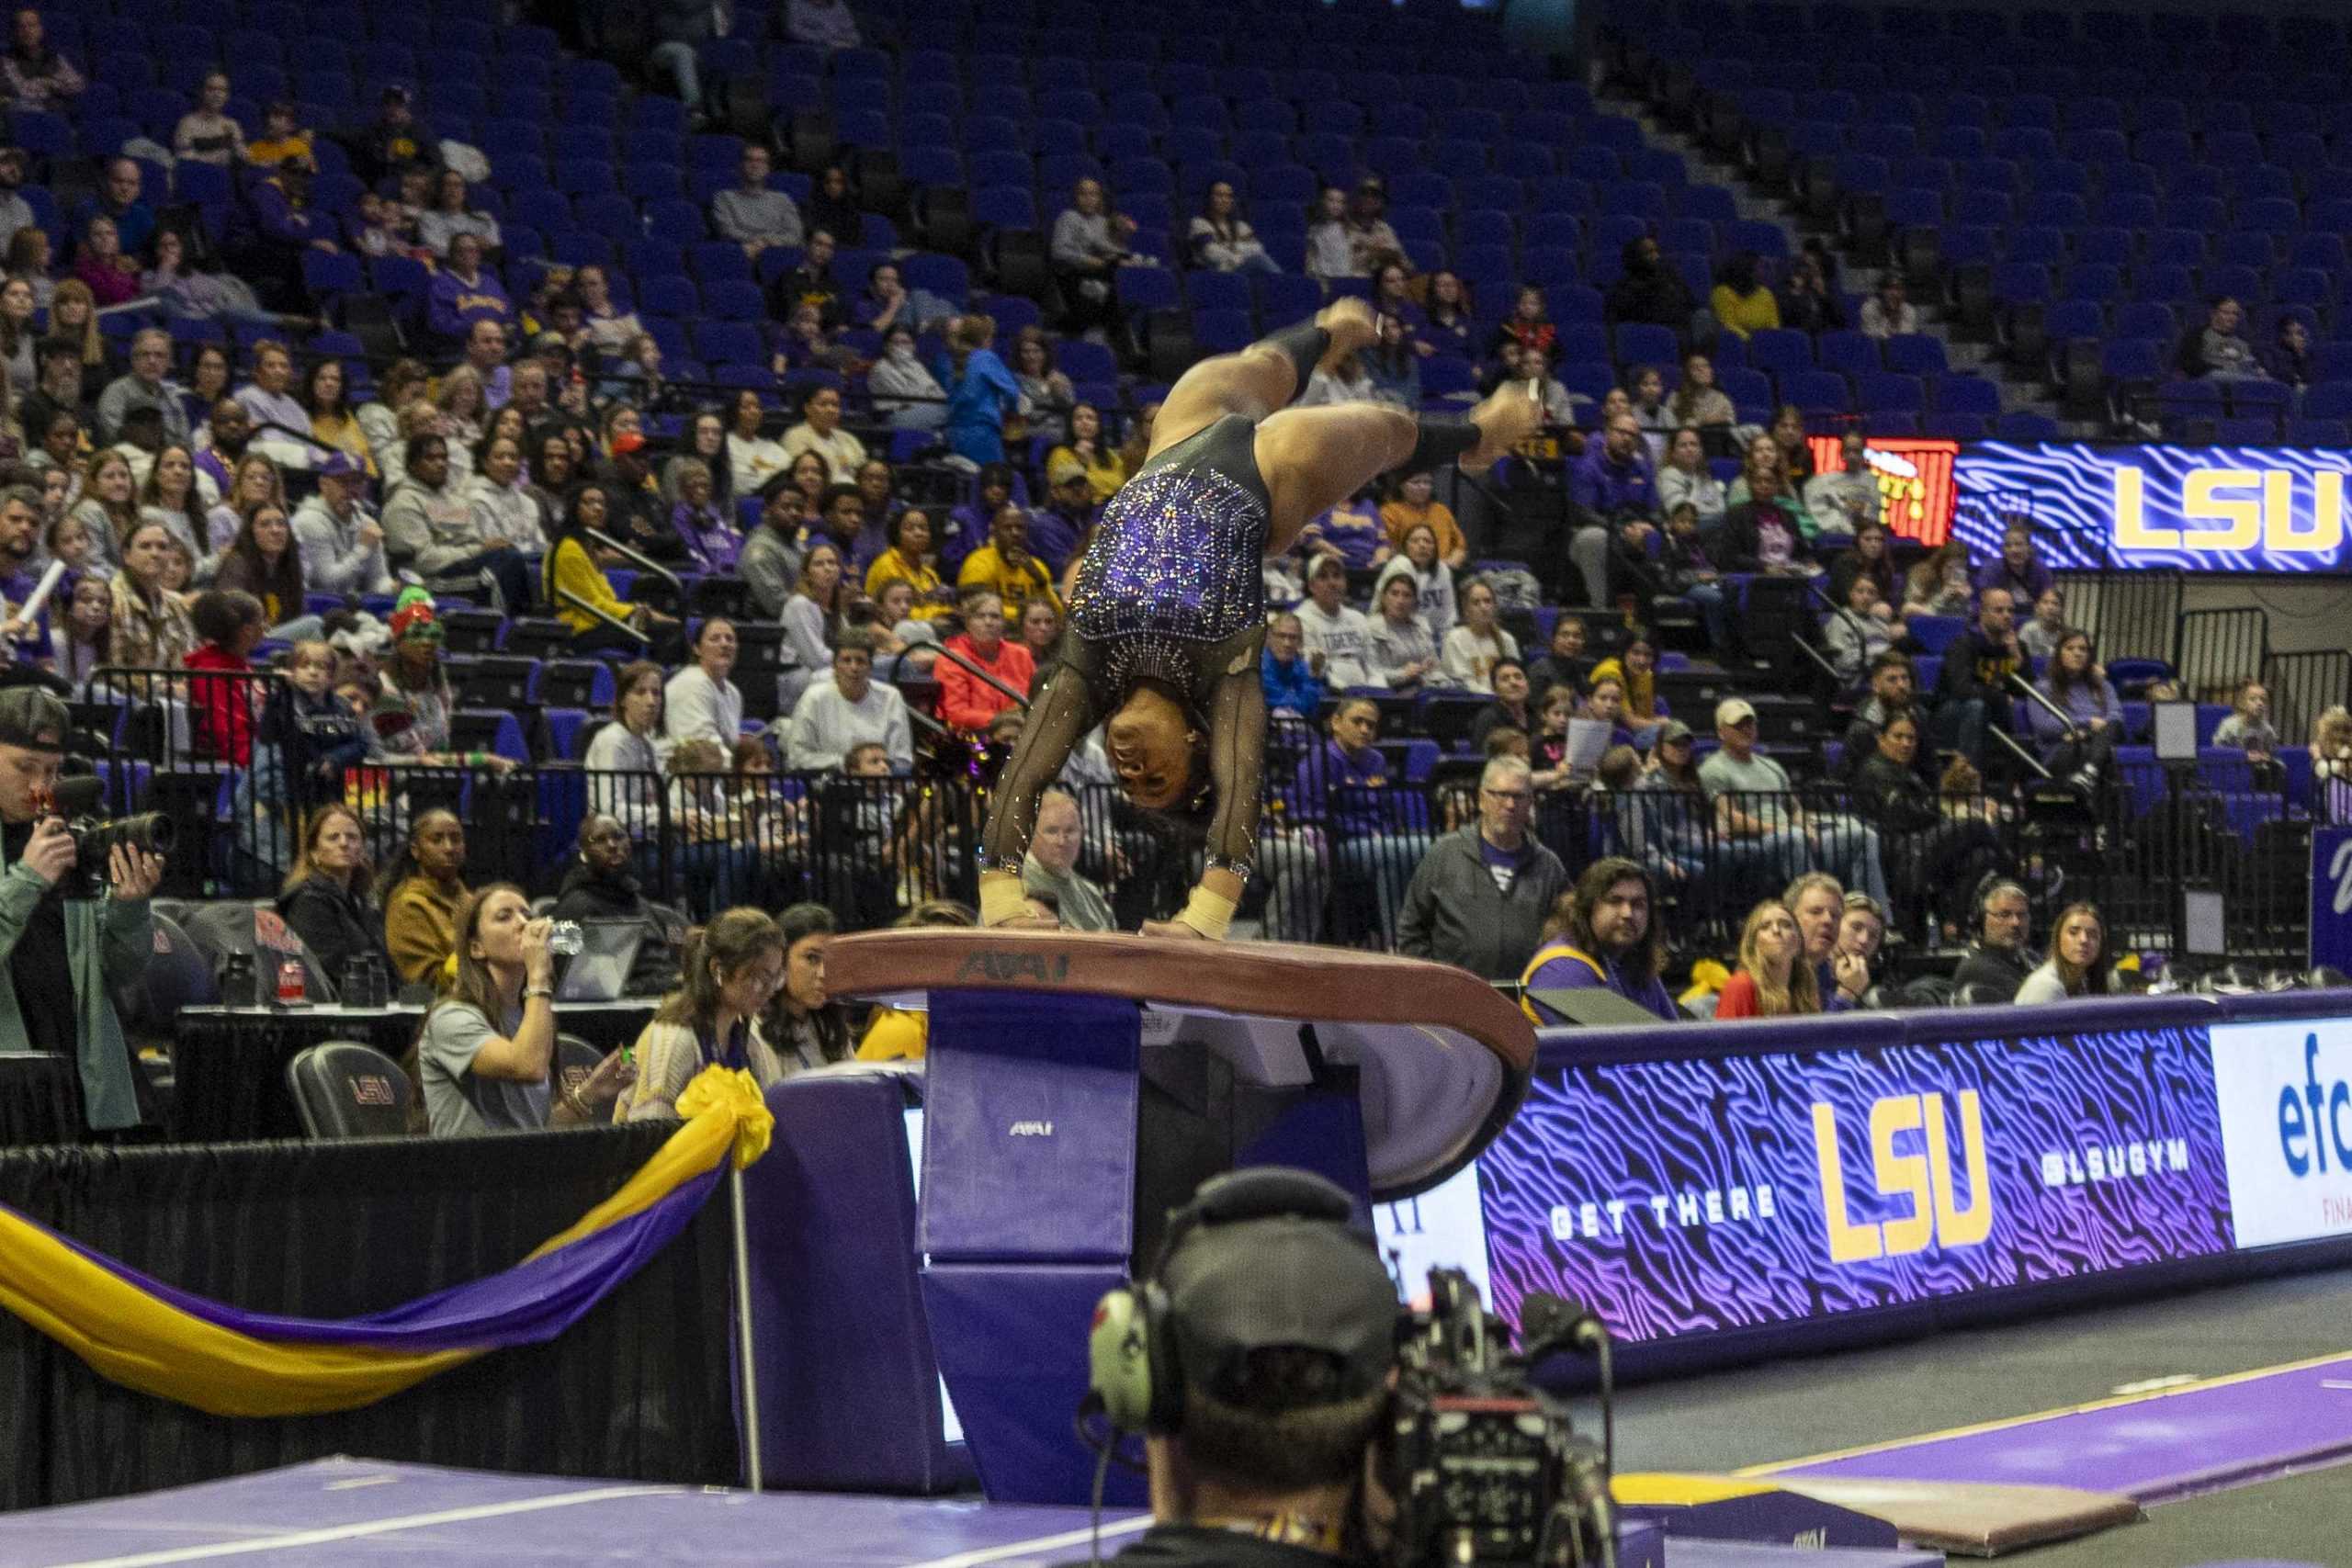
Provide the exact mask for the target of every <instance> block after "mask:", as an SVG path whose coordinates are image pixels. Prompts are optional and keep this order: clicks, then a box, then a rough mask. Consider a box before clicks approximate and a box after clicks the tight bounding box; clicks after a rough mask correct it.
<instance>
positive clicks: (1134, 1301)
mask: <svg viewBox="0 0 2352 1568" xmlns="http://www.w3.org/2000/svg"><path fill="white" fill-rule="evenodd" d="M1350 1214H1351V1201H1350V1200H1349V1198H1348V1196H1347V1194H1346V1193H1344V1192H1342V1191H1341V1190H1340V1189H1339V1188H1338V1187H1336V1186H1333V1185H1332V1184H1331V1183H1330V1182H1329V1181H1326V1180H1324V1179H1322V1178H1321V1177H1318V1176H1313V1175H1310V1174H1308V1173H1306V1172H1305V1171H1297V1170H1281V1169H1272V1168H1260V1169H1254V1170H1246V1171H1238V1172H1234V1173H1232V1174H1230V1175H1227V1176H1221V1177H1217V1178H1215V1179H1212V1180H1210V1181H1208V1182H1205V1183H1204V1184H1203V1185H1202V1187H1201V1190H1200V1191H1199V1193H1198V1194H1197V1195H1196V1196H1195V1197H1194V1198H1193V1201H1192V1203H1191V1204H1190V1205H1189V1206H1187V1207H1186V1208H1184V1209H1182V1210H1180V1211H1178V1213H1176V1215H1175V1216H1174V1217H1173V1218H1172V1219H1171V1221H1170V1225H1169V1229H1168V1233H1167V1241H1166V1242H1165V1243H1164V1244H1163V1246H1162V1247H1161V1249H1160V1254H1159V1265H1158V1267H1157V1268H1156V1269H1154V1270H1153V1271H1152V1278H1151V1280H1150V1281H1149V1284H1148V1285H1138V1286H1136V1287H1135V1288H1134V1289H1132V1290H1128V1291H1123V1292H1113V1294H1112V1295H1111V1296H1108V1297H1105V1298H1104V1300H1103V1305H1102V1306H1101V1307H1098V1308H1097V1309H1096V1315H1095V1325H1096V1326H1095V1329H1094V1335H1093V1342H1092V1345H1091V1353H1092V1359H1093V1369H1094V1386H1095V1390H1096V1392H1097V1393H1100V1394H1102V1395H1103V1398H1104V1405H1105V1408H1106V1410H1107V1411H1108V1413H1109V1414H1110V1415H1111V1416H1112V1417H1113V1419H1114V1422H1115V1423H1116V1424H1119V1425H1122V1426H1126V1427H1136V1426H1141V1427H1144V1429H1145V1430H1146V1431H1147V1433H1148V1437H1147V1438H1146V1440H1145V1445H1144V1451H1145V1455H1146V1460H1147V1463H1148V1467H1149V1472H1150V1477H1151V1509H1152V1516H1153V1521H1154V1522H1153V1524H1152V1527H1151V1529H1148V1531H1146V1532H1145V1533H1144V1534H1143V1535H1142V1536H1141V1537H1140V1538H1138V1539H1137V1540H1136V1542H1135V1543H1134V1544H1133V1545H1131V1546H1129V1547H1128V1548H1127V1549H1126V1550H1125V1551H1122V1552H1120V1553H1119V1555H1118V1557H1117V1559H1116V1561H1118V1562H1126V1563H1134V1564H1137V1565H1139V1568H1140V1565H1142V1564H1147V1563H1148V1564H1154V1565H1163V1564H1164V1565H1167V1568H1189V1565H1193V1564H1197V1565H1199V1568H1211V1565H1215V1568H1318V1565H1320V1568H1329V1565H1330V1564H1332V1563H1334V1562H1360V1561H1369V1560H1370V1559H1369V1558H1368V1557H1366V1556H1365V1555H1364V1554H1363V1545H1362V1542H1363V1540H1364V1538H1365V1534H1366V1530H1365V1525H1366V1522H1367V1521H1366V1520H1365V1519H1364V1517H1363V1502H1364V1492H1365V1488H1366V1485H1367V1482H1368V1473H1369V1471H1370V1469H1371V1460H1372V1451H1373V1446H1374V1441H1375V1440H1376V1439H1377V1438H1378V1437H1379V1434H1380V1431H1381V1428H1382V1426H1383V1423H1384V1421H1385V1417H1386V1416H1387V1414H1388V1382H1389V1374H1390V1371H1391V1369H1392V1368H1393V1366H1394V1365H1395V1361H1396V1337H1397V1311H1398V1307H1397V1292H1396V1287H1395V1286H1394V1285H1393V1284H1392V1283H1391V1282H1390V1280H1389V1278H1388V1273H1387V1270H1386V1269H1385V1268H1384V1267H1383V1266H1382V1263H1381V1260H1380V1257H1379V1254H1378V1252H1377V1251H1376V1250H1375V1249H1374V1245H1373V1242H1372V1237H1371V1235H1369V1233H1368V1232H1366V1231H1364V1230H1363V1229H1360V1228H1358V1227H1357V1226H1356V1225H1355V1224H1351V1220H1350ZM1153 1287H1156V1288H1157V1290H1158V1292H1161V1293H1162V1303H1163V1304H1162V1305H1161V1306H1160V1307H1159V1309H1158V1315H1157V1318H1156V1321H1152V1320H1151V1314H1147V1313H1145V1312H1142V1311H1140V1310H1138V1309H1140V1308H1141V1304H1142V1298H1143V1296H1144V1295H1145V1294H1146V1293H1147V1292H1148V1291H1149V1290H1150V1289H1151V1288H1153ZM1155 1334H1165V1335H1167V1336H1169V1337H1170V1344H1169V1345H1168V1346H1167V1347H1165V1348H1162V1347H1156V1346H1155V1347H1153V1349H1154V1350H1155V1351H1159V1352H1160V1353H1159V1354H1153V1355H1150V1356H1148V1357H1147V1356H1146V1355H1145V1354H1144V1353H1143V1352H1142V1351H1141V1349H1140V1348H1139V1347H1141V1346H1143V1345H1145V1344H1147V1343H1148V1339H1149V1337H1150V1336H1152V1335H1155ZM1147 1365H1156V1366H1157V1367H1160V1368H1170V1369H1173V1370H1175V1371H1176V1372H1177V1374H1178V1381H1177V1386H1175V1387H1174V1388H1170V1389H1161V1388H1158V1387H1154V1386H1151V1384H1150V1373H1149V1372H1146V1371H1142V1369H1143V1368H1145V1367H1146V1366H1147Z"/></svg>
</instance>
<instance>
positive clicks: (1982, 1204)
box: [1813, 1089, 1993, 1263]
mask: <svg viewBox="0 0 2352 1568" xmlns="http://www.w3.org/2000/svg"><path fill="white" fill-rule="evenodd" d="M1958 1098H1959V1100H1960V1146H1961V1159H1962V1165H1963V1166H1964V1167H1965V1168H1966V1170H1967V1173H1968V1179H1967V1191H1968V1206H1967V1207H1965V1208H1962V1206H1961V1202H1960V1197H1961V1194H1960V1190H1959V1188H1958V1186H1957V1184H1956V1183H1955V1182H1954V1181H1953V1179H1952V1147H1951V1131H1950V1129H1949V1128H1948V1127H1947V1125H1946V1123H1945V1121H1944V1097H1943V1095H1941V1094H1940V1093H1936V1094H1897V1095H1889V1096H1887V1097H1886V1098H1885V1099H1883V1100H1877V1101H1874V1102H1873V1103H1872V1104H1871V1145H1870V1146H1871V1182H1872V1185H1873V1189H1874V1190H1875V1192H1876V1193H1877V1196H1878V1198H1879V1199H1881V1200H1883V1201H1885V1202H1886V1203H1888V1204H1891V1205H1896V1206H1907V1210H1908V1212H1907V1213H1902V1214H1900V1215H1895V1216H1893V1217H1890V1218H1888V1219H1885V1220H1883V1221H1869V1220H1865V1221H1861V1222H1860V1223H1856V1222H1853V1221H1851V1220H1849V1218H1848V1214H1849V1210H1848V1207H1847V1203H1846V1172H1845V1168H1844V1165H1843V1163H1842V1161H1841V1160H1840V1159H1839V1157H1838V1112H1837V1110H1836V1109H1835V1108H1834V1107H1832V1106H1829V1105H1826V1104H1823V1103H1822V1102H1821V1101H1819V1100H1815V1102H1814V1106H1813V1147H1814V1154H1815V1157H1816V1158H1817V1159H1818V1160H1819V1162H1820V1167H1821V1215H1822V1219H1823V1221H1824V1223H1825V1224H1826V1226H1827V1228H1828V1232H1829V1260H1830V1261H1831V1262H1833V1263H1862V1262H1867V1261H1869V1260H1870V1259H1871V1258H1905V1257H1908V1256H1910V1255H1911V1254H1913V1253H1916V1252H1925V1251H1926V1250H1927V1249H1928V1247H1929V1246H1930V1245H1931V1244H1932V1245H1937V1246H1940V1247H1943V1248H1944V1249H1945V1250H1947V1251H1949V1250H1951V1249H1952V1248H1955V1247H1974V1246H1976V1245H1977V1244H1978V1243H1979V1242H1981V1241H1983V1240H1984V1239H1985V1237H1986V1236H1988V1235H1992V1234H1993V1189H1992V1183H1991V1180H1990V1179H1989V1178H1988V1177H1987V1176H1986V1174H1985V1114H1984V1111H1983V1110H1982V1108H1981V1107H1980V1106H1979V1104H1978V1102H1977V1096H1976V1091H1975V1090H1974V1089H1962V1090H1961V1091H1960V1094H1959V1097H1958ZM1899 1134H1911V1135H1912V1136H1911V1137H1910V1139H1909V1140H1907V1143H1908V1149H1907V1150H1898V1149H1897V1148H1896V1147H1895V1139H1896V1137H1897V1136H1898V1135H1899ZM1873 1206H1875V1205H1873Z"/></svg>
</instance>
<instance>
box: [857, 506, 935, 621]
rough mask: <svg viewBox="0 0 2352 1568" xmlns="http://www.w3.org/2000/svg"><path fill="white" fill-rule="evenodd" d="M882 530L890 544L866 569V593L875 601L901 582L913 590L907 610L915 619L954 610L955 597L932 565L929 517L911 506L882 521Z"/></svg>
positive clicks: (932, 617)
mask: <svg viewBox="0 0 2352 1568" xmlns="http://www.w3.org/2000/svg"><path fill="white" fill-rule="evenodd" d="M882 532H883V535H884V536H885V537H887V538H888V540H889V541H890V547H889V548H888V549H887V550H884V551H883V552H882V553H881V554H880V555H878V556H876V557H875V558H874V564H873V565H872V566H869V567H867V568H866V569H865V596H866V597H867V598H868V599H872V600H875V601H876V602H877V603H878V602H879V601H880V600H881V598H882V590H883V589H885V588H887V587H888V586H889V585H890V584H891V583H893V582H903V583H905V584H906V585H907V586H908V587H910V588H912V589H913V590H914V591H915V601H914V604H913V607H912V608H911V609H910V611H909V612H908V613H909V614H910V615H912V616H913V617H914V618H915V619H916V620H919V621H935V620H937V619H939V617H940V616H942V615H945V614H947V612H948V611H950V610H952V609H954V608H955V605H956V596H955V595H954V594H953V593H950V592H948V591H947V588H946V585H945V584H944V583H943V582H942V581H940V578H939V573H938V571H937V570H935V569H934V568H933V566H932V564H931V518H930V517H929V516H928V515H927V514H925V513H922V511H920V510H919V509H917V508H915V507H911V506H910V507H908V508H907V509H906V510H905V511H904V512H901V513H899V514H898V515H897V516H896V517H893V518H891V519H890V521H889V522H888V523H886V524H884V525H883V526H882Z"/></svg>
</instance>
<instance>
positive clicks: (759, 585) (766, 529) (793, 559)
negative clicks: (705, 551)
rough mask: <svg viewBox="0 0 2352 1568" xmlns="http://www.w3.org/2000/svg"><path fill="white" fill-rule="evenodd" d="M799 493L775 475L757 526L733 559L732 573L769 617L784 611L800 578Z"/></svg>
mask: <svg viewBox="0 0 2352 1568" xmlns="http://www.w3.org/2000/svg"><path fill="white" fill-rule="evenodd" d="M798 494H799V492H798V491H795V490H793V489H792V488H791V486H790V485H789V484H788V483H786V480H785V479H784V477H783V476H782V475H778V476H777V477H776V480H775V484H773V485H772V486H771V487H770V488H769V491H768V494H767V502H766V505H765V507H764V508H763V510H762V512H761V513H760V525H759V526H758V527H757V528H755V529H753V530H752V536H751V537H750V538H748V539H746V540H744V541H743V548H742V551H741V554H739V555H738V556H736V558H735V575H736V576H738V577H740V578H741V579H742V580H743V581H744V582H745V583H746V584H748V585H749V587H750V589H751V593H752V603H753V604H757V605H758V606H759V607H760V612H761V614H762V615H765V616H766V617H767V618H768V619H770V620H774V619H775V618H776V617H777V616H778V615H783V614H784V606H785V604H786V601H788V600H789V599H791V597H792V591H793V589H794V588H795V587H796V586H797V584H798V583H799V581H800V561H801V549H800V545H799V542H798V541H799V538H800V507H799V503H798Z"/></svg>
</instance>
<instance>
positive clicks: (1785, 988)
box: [1715, 898, 1821, 1019]
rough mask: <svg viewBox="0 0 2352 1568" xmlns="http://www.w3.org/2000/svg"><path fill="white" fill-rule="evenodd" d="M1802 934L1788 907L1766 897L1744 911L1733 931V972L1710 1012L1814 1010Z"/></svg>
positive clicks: (1748, 1014) (1816, 1001) (1751, 1014)
mask: <svg viewBox="0 0 2352 1568" xmlns="http://www.w3.org/2000/svg"><path fill="white" fill-rule="evenodd" d="M1820 1010H1821V990H1820V987H1818V986H1817V985H1816V984H1815V981H1814V976H1813V965H1811V964H1806V963H1804V935H1803V934H1802V933H1801V932H1799V931H1798V930H1797V919H1796V917H1795V916H1794V915H1792V914H1790V913H1789V907H1788V906H1787V905H1786V904H1783V903H1781V902H1780V901H1779V900H1778V899H1774V898H1768V899H1766V900H1765V901H1764V902H1763V903H1761V904H1758V905H1757V906H1756V908H1753V909H1750V910H1749V911H1748V912H1747V925H1746V926H1745V927H1743V928H1742V929H1741V931H1740V933H1739V973H1737V974H1736V975H1734V976H1732V977H1731V978H1730V979H1728V980H1726V981H1724V989H1723V995H1722V996H1721V997H1720V998H1717V1000H1716V1004H1715V1017H1716V1018H1718V1019H1734V1018H1783V1017H1786V1016H1787V1015H1789V1014H1791V1013H1804V1012H1819V1011H1820Z"/></svg>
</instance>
